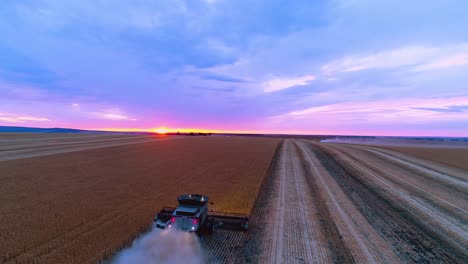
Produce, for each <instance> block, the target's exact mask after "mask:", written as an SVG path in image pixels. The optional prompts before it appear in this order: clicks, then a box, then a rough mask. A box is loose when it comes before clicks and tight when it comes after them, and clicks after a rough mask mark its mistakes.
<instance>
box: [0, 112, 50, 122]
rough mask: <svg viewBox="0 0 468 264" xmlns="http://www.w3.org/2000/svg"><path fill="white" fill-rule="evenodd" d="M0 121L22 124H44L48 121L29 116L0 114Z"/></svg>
mask: <svg viewBox="0 0 468 264" xmlns="http://www.w3.org/2000/svg"><path fill="white" fill-rule="evenodd" d="M0 121H5V122H11V123H23V122H28V121H30V122H45V121H50V120H49V119H48V118H45V117H38V116H31V115H15V114H2V113H0Z"/></svg>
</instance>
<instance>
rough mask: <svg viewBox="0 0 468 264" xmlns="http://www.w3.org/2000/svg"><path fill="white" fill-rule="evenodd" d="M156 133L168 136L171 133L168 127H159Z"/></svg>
mask: <svg viewBox="0 0 468 264" xmlns="http://www.w3.org/2000/svg"><path fill="white" fill-rule="evenodd" d="M153 131H154V132H155V133H158V134H166V133H169V132H170V131H169V129H168V128H167V127H159V128H155V129H154V130H153Z"/></svg>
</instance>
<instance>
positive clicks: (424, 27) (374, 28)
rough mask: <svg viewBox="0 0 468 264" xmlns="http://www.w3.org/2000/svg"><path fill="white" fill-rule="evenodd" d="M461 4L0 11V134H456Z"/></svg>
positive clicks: (466, 22) (81, 5) (225, 2)
mask: <svg viewBox="0 0 468 264" xmlns="http://www.w3.org/2000/svg"><path fill="white" fill-rule="evenodd" d="M466 10H468V2H467V1H464V0H458V1H453V0H446V1H427V0H413V1H403V0H392V1H375V0H329V1H320V0H317V1H315V0H314V1H312V0H295V1H285V0H265V1H260V0H252V1H245V0H232V1H230V0H167V1H164V0H127V1H124V0H122V1H111V0H67V1H62V0H24V1H16V0H2V1H0V17H2V19H1V20H0V125H5V126H33V127H68V128H82V129H107V130H109V129H111V130H134V131H137V130H158V129H159V130H161V128H165V129H167V130H181V131H182V130H187V131H189V130H190V129H195V130H212V131H231V132H251V133H292V134H334V135H388V136H468V16H467V15H466Z"/></svg>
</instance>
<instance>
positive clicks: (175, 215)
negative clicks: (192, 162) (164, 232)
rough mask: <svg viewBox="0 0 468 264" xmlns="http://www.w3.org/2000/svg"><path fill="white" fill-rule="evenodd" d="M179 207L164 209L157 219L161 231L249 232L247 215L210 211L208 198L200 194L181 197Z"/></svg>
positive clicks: (156, 225) (157, 225)
mask: <svg viewBox="0 0 468 264" xmlns="http://www.w3.org/2000/svg"><path fill="white" fill-rule="evenodd" d="M177 201H178V202H179V205H178V206H177V207H176V208H174V207H164V208H163V209H162V210H161V211H160V212H159V213H158V214H157V215H156V217H155V227H156V228H159V229H166V228H177V229H178V230H182V231H189V232H197V233H199V234H200V233H206V232H208V233H211V232H212V231H213V229H214V228H217V227H220V228H232V229H242V230H247V228H248V223H249V219H248V217H247V215H242V214H233V213H224V212H214V211H209V210H208V197H206V196H204V195H200V194H186V195H180V196H179V197H178V198H177Z"/></svg>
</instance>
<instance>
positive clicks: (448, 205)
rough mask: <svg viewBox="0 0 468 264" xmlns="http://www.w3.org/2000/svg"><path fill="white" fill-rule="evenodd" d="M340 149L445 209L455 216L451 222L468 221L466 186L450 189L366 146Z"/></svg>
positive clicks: (414, 193) (391, 181) (383, 176)
mask: <svg viewBox="0 0 468 264" xmlns="http://www.w3.org/2000/svg"><path fill="white" fill-rule="evenodd" d="M339 149H341V150H342V151H343V153H346V155H347V156H348V157H349V158H350V159H352V160H354V161H356V162H358V163H360V164H361V165H362V166H363V167H365V168H367V169H369V170H371V171H374V172H376V173H377V174H379V175H380V176H381V177H382V178H384V179H386V180H387V181H388V182H390V183H392V184H394V185H395V186H397V187H398V188H400V189H401V190H404V191H406V192H407V193H411V194H412V195H414V196H417V197H419V198H420V199H423V200H425V202H427V203H429V204H430V205H431V206H432V207H436V208H437V209H438V210H440V211H443V213H445V214H447V216H448V217H450V218H453V217H454V218H455V219H453V221H452V222H455V223H457V222H459V221H465V222H466V221H468V211H467V209H468V205H467V203H466V193H467V191H468V189H467V188H463V186H458V187H459V189H458V188H457V189H455V188H450V187H448V186H447V185H445V184H440V182H439V181H435V182H434V181H431V180H428V176H427V175H426V174H422V175H421V173H422V172H421V171H419V170H416V171H414V170H412V169H411V168H406V167H401V166H398V165H399V163H397V164H395V163H394V161H393V159H392V160H390V161H388V160H387V159H385V158H384V157H382V156H379V155H377V156H376V155H375V154H374V153H373V152H370V153H369V152H368V151H367V150H366V149H360V148H354V147H351V146H350V147H348V146H346V147H341V146H340V147H339ZM429 179H430V178H429Z"/></svg>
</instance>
